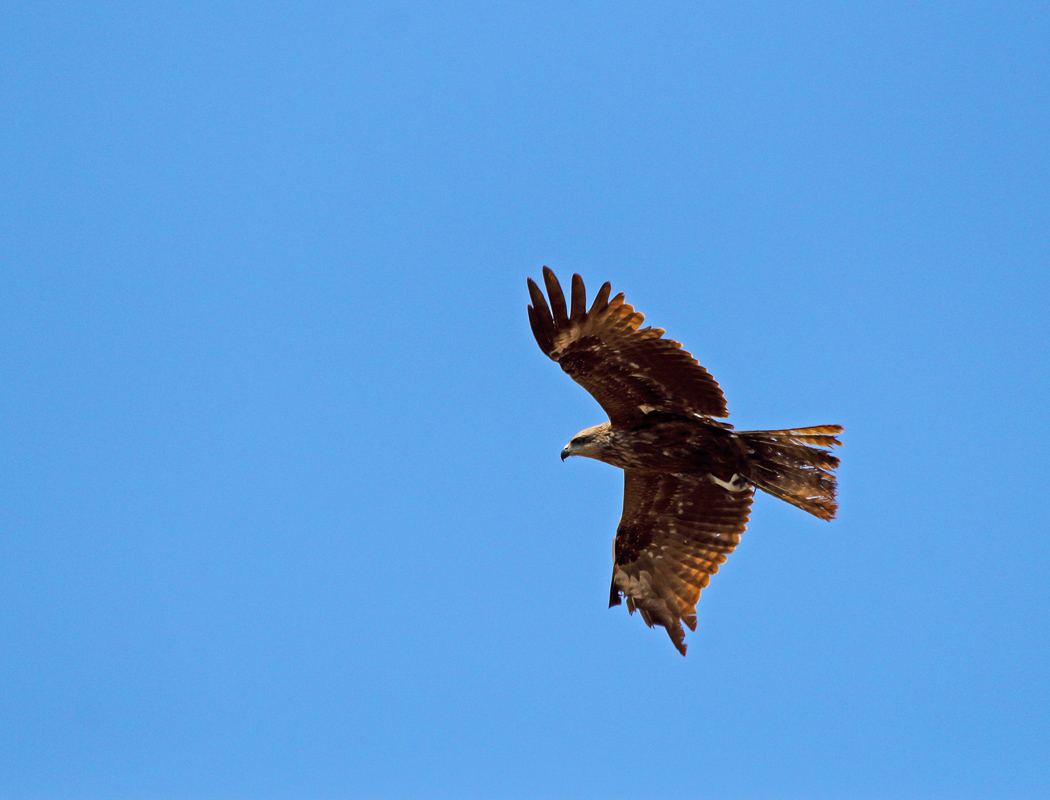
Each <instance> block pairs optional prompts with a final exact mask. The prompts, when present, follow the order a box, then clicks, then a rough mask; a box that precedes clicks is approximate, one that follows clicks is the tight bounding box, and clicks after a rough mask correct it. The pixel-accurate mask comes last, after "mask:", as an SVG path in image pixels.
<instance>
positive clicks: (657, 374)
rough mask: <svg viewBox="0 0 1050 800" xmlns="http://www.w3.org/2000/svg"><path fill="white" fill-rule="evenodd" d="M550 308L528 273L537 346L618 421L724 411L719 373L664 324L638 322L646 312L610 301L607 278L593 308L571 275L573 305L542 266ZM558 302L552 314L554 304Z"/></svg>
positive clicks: (577, 278)
mask: <svg viewBox="0 0 1050 800" xmlns="http://www.w3.org/2000/svg"><path fill="white" fill-rule="evenodd" d="M543 280H544V282H545V283H546V284H547V294H548V295H549V296H550V301H551V304H550V307H548V306H547V301H546V299H545V298H544V297H543V292H541V291H540V288H539V287H538V286H537V285H536V284H535V282H534V281H533V280H532V278H529V294H530V295H531V297H532V305H530V306H529V322H530V323H532V332H533V334H534V335H535V337H536V342H537V343H538V344H539V346H540V349H541V350H542V351H543V352H544V353H546V354H547V355H548V356H550V357H551V358H552V359H553V360H554V361H557V362H558V364H559V365H560V366H561V368H562V369H563V370H565V371H566V372H567V373H568V374H569V376H570V377H571V378H572V379H573V380H574V381H576V382H577V383H578V384H580V385H581V386H582V387H583V388H584V389H586V390H587V391H588V392H590V393H591V395H593V396H594V399H595V400H597V401H598V403H599V405H601V407H602V408H603V409H605V413H607V414H608V415H609V419H610V420H611V421H612V422H613V424H614V425H623V424H627V423H630V422H631V421H633V420H636V419H638V418H640V417H642V416H644V415H645V414H646V413H647V411H648V410H660V411H671V412H675V413H679V414H699V415H701V416H705V417H725V416H727V415H728V413H729V412H728V411H726V401H725V398H724V397H723V396H722V390H721V389H719V388H718V384H717V383H716V382H715V379H714V378H712V377H711V375H710V373H708V371H707V370H706V369H704V368H703V367H701V366H700V365H699V364H698V363H697V362H696V359H695V358H693V357H692V356H691V355H690V354H689V353H688V352H686V351H685V350H683V349H682V345H681V344H679V343H678V342H676V341H674V340H673V339H663V338H661V337H662V336H663V335H664V331H663V330H662V329H660V328H640V327H639V326H640V325H641V324H642V320H643V319H645V317H643V316H642V315H641V314H639V313H638V312H637V311H635V310H634V308H632V307H631V306H630V305H628V304H627V303H626V302H624V299H623V294H622V293H621V294H618V295H616V297H614V298H613V299H612V300H610V299H609V292H610V287H609V284H608V283H606V284H605V285H604V286H602V288H601V289H599V290H598V294H597V296H596V297H595V298H594V303H593V304H592V305H591V307H590V310H587V296H586V292H585V291H584V288H583V280H582V279H581V278H580V276H579V275H573V276H572V308H571V311H570V310H569V309H567V308H566V304H565V295H564V294H562V290H561V286H560V285H559V283H558V279H557V278H555V277H554V273H553V272H551V271H550V270H549V269H547V268H546V267H544V268H543ZM552 308H553V314H552V313H551V309H552Z"/></svg>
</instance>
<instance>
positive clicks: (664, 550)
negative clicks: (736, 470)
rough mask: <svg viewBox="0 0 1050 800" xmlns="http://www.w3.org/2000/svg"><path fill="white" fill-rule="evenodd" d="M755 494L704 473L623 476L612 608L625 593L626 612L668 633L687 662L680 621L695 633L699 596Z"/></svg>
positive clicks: (743, 521) (737, 533)
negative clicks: (717, 481) (733, 489)
mask: <svg viewBox="0 0 1050 800" xmlns="http://www.w3.org/2000/svg"><path fill="white" fill-rule="evenodd" d="M753 494H754V489H753V488H751V487H748V488H747V489H745V490H743V491H740V492H730V491H727V490H726V489H723V488H722V487H720V486H717V485H716V484H714V483H712V482H711V481H710V479H709V478H708V476H707V475H706V474H701V473H686V474H679V475H671V474H663V475H660V474H653V473H647V472H640V471H637V470H625V471H624V486H623V516H622V517H621V518H620V526H619V527H618V528H617V529H616V542H615V544H614V545H613V577H612V589H611V590H610V595H609V607H610V608H611V607H612V606H615V605H619V604H620V595H621V594H622V595H623V596H624V598H625V599H626V600H627V608H628V610H629V611H630V612H631V613H632V614H633V613H634V611H635V609H638V610H639V611H640V612H641V614H642V619H643V620H645V623H646V624H647V625H648V626H649V627H652V626H653V625H662V626H663V627H664V628H666V629H667V635H668V636H670V637H671V641H672V642H674V646H675V647H677V648H678V652H680V653H681V654H682V655H683V656H684V655H685V648H686V645H685V641H684V640H685V632H684V631H683V630H682V622H685V624H686V625H688V626H689V630H691V631H695V630H696V603H697V601H698V600H699V599H700V590H701V589H703V588H704V587H705V586H707V583H708V581H709V580H710V579H711V576H712V575H713V574H714V573H716V572H717V571H718V566H719V565H720V564H722V563H723V562H724V561H725V560H726V556H727V555H729V554H730V553H732V552H733V548H735V547H736V546H737V544H738V543H739V542H740V534H741V533H743V532H744V529H745V528H746V527H747V515H748V513H749V512H750V510H751V499H752V495H753Z"/></svg>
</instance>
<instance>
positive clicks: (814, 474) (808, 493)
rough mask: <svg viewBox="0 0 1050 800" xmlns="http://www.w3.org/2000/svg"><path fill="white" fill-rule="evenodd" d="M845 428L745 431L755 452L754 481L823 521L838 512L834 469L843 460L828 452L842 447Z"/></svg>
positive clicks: (750, 456) (753, 454) (750, 448)
mask: <svg viewBox="0 0 1050 800" xmlns="http://www.w3.org/2000/svg"><path fill="white" fill-rule="evenodd" d="M839 433H842V426H841V425H818V426H816V427H813V428H792V429H790V430H783V431H741V432H740V434H739V435H740V436H741V437H743V438H744V439H745V440H746V441H747V444H748V448H749V450H750V451H751V452H750V453H749V456H748V457H749V460H750V465H751V482H752V483H753V484H755V486H757V487H758V488H759V489H761V490H762V491H764V492H768V493H769V494H771V495H773V496H774V497H779V498H780V499H781V500H784V501H786V502H788V503H791V505H793V506H798V507H799V508H801V509H802V510H803V511H808V512H809V513H810V514H812V515H813V516H815V517H820V518H821V519H833V518H834V516H835V512H836V511H837V510H838V507H839V506H838V502H837V501H836V500H835V489H836V481H835V475H834V474H833V472H832V471H833V470H834V469H835V467H837V466H838V465H839V460H838V458H836V457H835V456H833V455H832V454H831V453H830V452H828V451H827V450H825V449H822V448H826V447H835V446H837V445H841V444H842V442H840V441H839V440H838V439H836V438H835V435H836V434H839Z"/></svg>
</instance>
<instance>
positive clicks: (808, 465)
mask: <svg viewBox="0 0 1050 800" xmlns="http://www.w3.org/2000/svg"><path fill="white" fill-rule="evenodd" d="M543 279H544V283H545V284H546V288H547V295H548V297H549V298H550V305H549V306H548V304H547V299H546V298H545V297H544V295H543V292H542V291H540V288H539V287H538V286H537V285H536V284H535V283H534V282H533V280H532V279H531V278H530V279H529V281H528V286H529V295H530V297H531V299H532V305H530V306H529V322H530V323H531V325H532V332H533V334H534V335H535V337H536V342H537V343H538V344H539V346H540V349H541V350H542V351H543V352H544V353H545V354H546V355H548V356H549V357H550V358H551V359H553V360H554V361H556V362H557V363H558V364H559V365H560V366H561V368H562V369H563V370H565V372H567V373H568V374H569V376H570V377H572V378H573V380H575V381H576V382H577V383H579V384H580V385H581V386H583V387H584V388H585V389H586V390H587V391H588V392H590V393H591V394H592V395H593V396H594V398H595V399H596V400H597V401H598V403H599V404H600V405H601V407H602V408H603V409H604V410H605V412H606V413H607V414H608V415H609V422H605V423H602V424H601V425H596V426H594V427H592V428H587V429H586V430H583V431H580V433H578V434H577V435H576V436H574V437H573V438H572V440H571V441H570V442H569V444H568V445H566V447H565V449H564V450H563V451H562V459H563V460H564V459H565V458H567V457H568V456H572V455H580V456H586V457H588V458H594V459H597V460H599V461H604V462H605V463H607V464H612V465H613V466H617V467H620V468H621V469H623V470H624V497H623V515H622V516H621V518H620V524H619V526H618V528H617V530H616V541H615V544H614V547H613V578H612V587H611V589H610V597H609V605H610V606H614V605H618V604H619V603H620V602H621V599H620V598H621V596H622V597H623V598H624V599H625V600H626V602H627V608H628V610H629V611H630V612H631V613H632V614H633V613H634V611H635V609H637V610H638V611H639V612H640V613H641V615H642V619H644V620H645V622H646V624H648V625H649V626H650V627H651V626H653V625H661V626H663V627H664V628H665V629H666V630H667V633H668V635H669V636H670V637H671V641H672V642H674V645H675V647H677V648H678V651H679V652H680V653H681V654H682V655H685V651H686V645H685V642H684V639H685V633H684V631H683V629H682V624H681V623H682V622H685V624H686V625H688V626H689V629H690V630H694V631H695V630H696V603H697V601H698V600H699V599H700V591H701V589H703V588H704V587H705V586H707V583H708V581H709V580H710V578H711V575H713V574H714V573H715V572H717V571H718V567H719V565H720V564H722V563H723V562H724V561H725V560H726V556H727V555H728V554H729V553H731V552H733V548H734V547H736V545H737V543H739V541H740V534H741V533H743V532H744V529H745V528H746V527H747V518H748V513H749V511H750V509H751V501H752V498H753V496H754V490H755V488H756V487H757V488H759V489H762V490H763V491H766V492H769V493H770V494H772V495H774V496H775V497H779V498H781V499H782V500H785V501H786V502H788V503H791V504H793V505H795V506H798V507H799V508H801V509H803V510H805V511H808V512H809V513H811V514H813V515H815V516H818V517H820V518H821V519H831V518H833V517H834V516H835V511H836V509H837V505H836V502H835V476H834V474H833V473H832V470H834V469H835V467H836V466H838V463H839V461H838V459H837V458H836V457H835V456H833V455H832V454H831V453H829V452H828V451H827V450H826V449H823V448H828V447H833V446H835V445H838V444H840V442H839V441H838V439H836V438H835V434H837V433H839V432H841V430H842V429H841V428H840V427H839V426H838V425H821V426H818V427H814V428H797V429H792V430H780V431H739V432H737V431H734V430H733V426H732V425H730V424H728V423H726V422H722V421H721V420H720V419H717V418H721V417H726V416H728V413H729V412H728V411H727V410H726V404H725V398H724V397H723V396H722V390H721V389H720V388H719V387H718V384H717V383H716V382H715V379H714V378H712V377H711V375H710V374H709V373H708V372H707V370H705V369H704V368H703V367H702V366H700V365H699V364H698V363H697V361H696V359H694V358H693V357H692V356H691V355H690V354H689V353H688V352H686V351H685V350H683V349H682V345H680V344H679V343H678V342H676V341H673V340H671V339H664V338H662V337H663V334H664V331H663V330H661V329H660V328H642V327H641V323H642V321H643V319H644V317H643V316H642V315H641V314H639V313H638V312H636V311H635V310H634V308H632V307H631V306H630V305H628V304H627V303H626V302H625V301H624V297H623V295H622V294H618V295H616V296H615V297H613V298H612V299H611V300H610V299H609V294H610V286H609V284H608V283H606V284H605V285H604V286H602V288H601V289H600V290H599V291H598V294H597V296H596V297H595V299H594V302H593V303H592V304H591V307H590V309H588V308H587V306H586V293H585V291H584V286H583V280H582V279H581V278H580V276H579V275H573V276H572V289H571V293H570V296H571V300H570V304H566V301H565V296H564V294H563V292H562V289H561V285H560V284H559V283H558V280H557V278H555V277H554V273H553V272H551V271H550V270H549V269H547V268H546V267H544V268H543Z"/></svg>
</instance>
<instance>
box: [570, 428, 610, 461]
mask: <svg viewBox="0 0 1050 800" xmlns="http://www.w3.org/2000/svg"><path fill="white" fill-rule="evenodd" d="M608 439H609V423H608V422H603V423H602V424H601V425H595V426H594V427H592V428H585V429H584V430H582V431H580V432H579V433H577V434H576V435H575V436H573V437H572V439H571V440H569V443H568V444H567V445H565V447H564V448H563V449H562V451H561V460H562V461H564V460H565V459H567V458H568V457H569V456H586V457H587V458H596V459H598V460H599V461H601V454H602V452H603V451H604V450H605V447H606V445H607V443H608Z"/></svg>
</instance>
